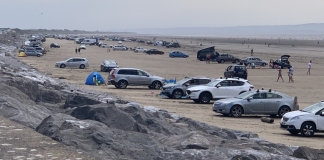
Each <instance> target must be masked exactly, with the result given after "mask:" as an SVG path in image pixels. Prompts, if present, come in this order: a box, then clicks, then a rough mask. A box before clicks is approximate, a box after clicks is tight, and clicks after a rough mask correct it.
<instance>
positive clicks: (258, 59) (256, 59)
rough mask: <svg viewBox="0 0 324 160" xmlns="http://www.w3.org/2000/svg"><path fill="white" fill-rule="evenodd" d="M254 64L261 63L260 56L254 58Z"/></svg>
mask: <svg viewBox="0 0 324 160" xmlns="http://www.w3.org/2000/svg"><path fill="white" fill-rule="evenodd" d="M255 64H256V65H258V66H260V65H261V64H262V61H261V59H260V58H255Z"/></svg>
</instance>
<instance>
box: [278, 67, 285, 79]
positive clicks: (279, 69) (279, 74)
mask: <svg viewBox="0 0 324 160" xmlns="http://www.w3.org/2000/svg"><path fill="white" fill-rule="evenodd" d="M281 71H282V70H281V67H280V66H279V68H278V72H279V73H278V79H277V82H278V80H279V78H281V80H282V82H284V80H283V78H282V74H281Z"/></svg>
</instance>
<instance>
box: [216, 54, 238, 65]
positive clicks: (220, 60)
mask: <svg viewBox="0 0 324 160" xmlns="http://www.w3.org/2000/svg"><path fill="white" fill-rule="evenodd" d="M216 61H217V62H218V63H225V62H231V63H238V62H240V61H241V59H240V58H237V57H234V56H233V55H231V54H227V53H225V54H220V55H219V56H218V57H217V58H216Z"/></svg>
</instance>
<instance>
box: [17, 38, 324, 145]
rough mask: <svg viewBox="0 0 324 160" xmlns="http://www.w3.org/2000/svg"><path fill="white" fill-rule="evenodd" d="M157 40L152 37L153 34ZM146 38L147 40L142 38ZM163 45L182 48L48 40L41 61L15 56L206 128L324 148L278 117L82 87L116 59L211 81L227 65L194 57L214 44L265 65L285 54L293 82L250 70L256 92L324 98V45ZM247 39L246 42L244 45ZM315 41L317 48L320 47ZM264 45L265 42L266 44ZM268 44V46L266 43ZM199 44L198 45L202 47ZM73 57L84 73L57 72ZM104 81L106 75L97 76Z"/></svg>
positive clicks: (140, 90)
mask: <svg viewBox="0 0 324 160" xmlns="http://www.w3.org/2000/svg"><path fill="white" fill-rule="evenodd" d="M155 37H156V36H155ZM142 38H143V39H150V40H152V38H150V36H146V37H144V36H143V37H142ZM157 39H162V40H166V41H172V40H174V41H178V42H179V43H180V45H182V46H183V47H184V48H183V47H182V48H181V49H168V48H165V47H154V46H148V45H145V44H142V43H137V42H123V45H126V46H127V47H132V48H133V47H135V46H138V47H144V48H147V49H150V48H157V49H159V50H162V51H164V52H165V54H164V55H147V54H145V53H134V52H133V51H112V50H111V51H110V52H107V48H99V47H97V46H87V49H86V50H81V53H80V54H79V53H78V54H76V53H75V51H74V50H75V48H77V47H78V46H79V45H78V44H75V43H74V42H73V41H67V40H58V39H51V38H48V39H47V41H46V42H45V43H44V44H43V46H44V47H46V48H48V49H49V52H48V53H47V54H46V55H45V56H43V57H40V58H38V57H19V59H20V60H22V61H24V62H26V63H27V64H29V65H31V66H33V67H35V68H37V69H38V70H39V71H41V72H43V73H45V74H47V75H49V76H51V77H53V78H58V77H64V78H65V79H63V81H66V82H70V83H75V84H79V85H81V86H82V87H84V88H91V89H95V90H100V91H104V92H111V93H114V94H115V95H116V96H117V97H122V98H124V99H127V100H132V101H136V102H139V103H141V104H143V105H145V106H154V107H156V108H161V109H166V110H168V111H169V112H173V113H176V114H178V115H180V116H186V117H189V118H193V119H195V120H199V121H202V122H205V123H208V124H212V125H216V126H219V127H224V128H229V129H235V130H243V131H251V132H254V133H257V134H258V135H259V136H260V137H261V138H264V139H266V140H268V141H271V142H275V143H283V144H286V145H290V146H308V147H312V148H322V149H323V148H324V144H322V143H318V141H322V140H324V134H321V133H316V135H315V137H313V138H303V137H299V136H291V135H290V134H289V132H287V131H284V130H281V129H280V128H279V122H280V119H279V118H276V119H275V122H274V123H273V124H267V123H263V122H261V121H260V117H261V116H263V115H247V116H243V117H241V118H231V117H224V116H222V115H220V114H217V113H214V112H213V111H212V103H210V104H207V105H202V104H195V103H193V101H191V100H189V99H182V100H174V99H163V98H161V97H160V96H158V94H159V92H160V91H159V90H154V94H152V93H151V91H152V90H149V89H148V88H147V87H132V86H129V87H127V89H124V90H123V89H116V88H115V87H114V86H111V85H108V86H86V85H85V84H84V82H85V79H86V77H87V76H88V74H89V73H91V72H93V71H100V63H101V62H102V61H103V60H108V59H111V60H116V62H117V63H118V64H119V66H120V67H134V68H140V69H143V70H145V71H147V72H149V73H151V74H153V75H158V76H162V77H165V78H167V79H170V78H176V79H177V80H180V79H182V78H184V77H185V76H207V77H212V78H218V77H222V76H223V73H224V70H225V69H226V68H227V66H228V65H229V64H218V63H215V64H214V63H213V64H206V63H205V62H201V61H198V60H197V59H196V53H197V50H199V49H203V48H206V47H209V46H215V47H216V50H217V51H218V52H220V53H224V52H226V53H229V54H232V55H234V56H237V57H239V58H244V57H248V56H250V50H251V49H252V48H253V50H254V56H255V57H259V58H261V59H264V60H266V61H268V62H269V60H270V59H278V58H280V56H281V55H283V54H289V55H290V56H291V57H290V59H289V60H290V62H291V64H292V66H293V68H294V69H295V72H294V80H295V83H288V76H287V74H286V72H288V71H287V69H285V70H283V73H284V74H283V76H284V80H285V82H276V80H277V74H278V71H277V70H275V69H270V68H269V67H263V68H261V69H249V70H248V80H249V82H250V83H251V84H253V85H254V86H255V88H265V89H269V88H271V89H272V90H277V91H279V92H282V93H285V94H288V95H290V96H297V97H298V103H299V105H300V108H301V109H302V108H305V107H307V106H308V105H310V104H313V103H317V102H319V101H321V100H323V96H322V93H323V92H322V86H323V85H324V81H323V80H322V78H323V77H324V74H323V71H322V70H323V69H324V64H323V63H322V61H323V60H324V54H323V53H324V49H323V48H324V41H323V40H321V41H317V40H293V39H281V40H280V42H279V40H278V39H250V38H249V39H248V40H247V38H246V39H244V38H208V39H207V38H197V37H196V38H188V37H187V38H186V37H178V38H176V37H157ZM244 40H245V44H244V45H242V42H243V41H244ZM103 42H104V43H107V44H109V45H116V44H117V42H116V41H103ZM318 42H319V44H318ZM51 43H58V44H59V45H60V46H61V48H58V49H56V48H53V49H51V48H49V45H50V44H51ZM265 43H266V44H265ZM269 43H271V45H270V46H269V47H268V45H267V44H269ZM200 44H202V46H200ZM172 50H180V51H184V52H186V53H188V54H189V55H190V57H189V58H169V57H168V53H169V52H170V51H172ZM71 57H84V58H87V59H88V60H89V64H90V68H88V69H84V70H81V69H61V68H55V67H54V65H55V62H57V61H62V60H65V59H67V58H71ZM310 60H312V62H313V63H312V64H313V66H312V70H311V75H306V72H307V63H308V62H309V61H310ZM100 73H101V74H102V76H103V77H105V78H107V76H108V73H107V72H100Z"/></svg>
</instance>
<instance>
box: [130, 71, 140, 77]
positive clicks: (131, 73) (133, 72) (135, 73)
mask: <svg viewBox="0 0 324 160" xmlns="http://www.w3.org/2000/svg"><path fill="white" fill-rule="evenodd" d="M128 74H129V75H134V76H136V75H138V72H137V70H128Z"/></svg>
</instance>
